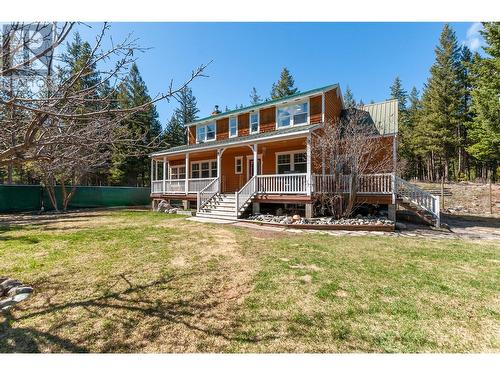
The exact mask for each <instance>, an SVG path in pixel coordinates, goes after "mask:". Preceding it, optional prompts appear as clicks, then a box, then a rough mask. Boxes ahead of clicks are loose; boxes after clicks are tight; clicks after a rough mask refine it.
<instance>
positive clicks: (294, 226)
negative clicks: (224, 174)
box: [238, 219, 396, 232]
mask: <svg viewBox="0 0 500 375" xmlns="http://www.w3.org/2000/svg"><path fill="white" fill-rule="evenodd" d="M238 221H242V222H244V223H252V224H257V225H264V226H270V227H283V228H286V229H317V230H345V231H373V232H394V231H395V230H396V225H395V224H392V225H388V224H384V225H374V224H370V225H336V224H281V223H272V222H267V221H259V220H248V219H238Z"/></svg>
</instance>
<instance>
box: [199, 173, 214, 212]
mask: <svg viewBox="0 0 500 375" xmlns="http://www.w3.org/2000/svg"><path fill="white" fill-rule="evenodd" d="M218 192H219V178H218V177H217V178H214V179H213V180H212V181H211V182H209V183H208V185H207V186H205V187H204V188H203V189H201V190H200V191H199V192H198V193H197V197H196V198H197V204H198V205H197V208H198V211H200V210H201V209H202V208H203V207H204V206H205V205H206V204H207V203H208V201H210V199H212V198H213V197H214V196H215V195H216V194H217V193H218Z"/></svg>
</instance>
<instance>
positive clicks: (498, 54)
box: [467, 22, 500, 177]
mask: <svg viewBox="0 0 500 375" xmlns="http://www.w3.org/2000/svg"><path fill="white" fill-rule="evenodd" d="M481 34H482V35H483V37H484V39H485V41H486V46H485V47H483V49H484V52H485V53H486V56H484V57H480V56H479V55H478V54H476V55H475V56H474V58H473V62H472V64H471V75H472V83H473V89H472V103H471V108H472V113H473V115H474V118H473V119H472V120H471V121H470V123H469V124H468V125H469V126H468V136H469V140H470V145H469V147H467V151H468V152H469V153H470V154H471V155H472V156H474V157H475V158H476V159H477V160H478V161H479V162H481V163H483V164H484V166H485V167H487V168H488V169H489V170H490V171H491V173H492V174H493V176H495V171H496V168H497V167H498V161H499V160H500V22H485V23H483V30H482V31H481ZM483 177H485V176H484V175H483Z"/></svg>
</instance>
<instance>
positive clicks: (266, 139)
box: [149, 123, 382, 158]
mask: <svg viewBox="0 0 500 375" xmlns="http://www.w3.org/2000/svg"><path fill="white" fill-rule="evenodd" d="M302 126H306V125H302ZM321 126H323V124H321V123H320V124H315V126H313V127H311V128H308V129H305V130H299V131H297V132H295V133H284V134H276V135H272V136H266V137H262V138H259V139H244V140H241V141H235V142H234V143H224V144H223V145H217V146H224V147H226V148H227V147H232V146H236V145H252V144H256V143H264V142H269V140H270V139H271V140H273V139H280V138H287V139H294V138H302V136H303V135H304V134H308V133H309V132H312V131H314V130H316V129H318V128H320V127H321ZM263 135H265V133H263ZM380 136H382V135H380ZM217 146H213V145H210V144H207V145H206V146H205V147H198V148H191V149H188V150H189V152H198V151H202V150H216V149H217ZM186 151H187V150H185V149H184V150H178V151H170V152H169V151H168V150H166V151H159V152H158V153H153V154H150V155H149V157H153V158H154V157H158V156H163V155H181V154H184V153H185V152H186Z"/></svg>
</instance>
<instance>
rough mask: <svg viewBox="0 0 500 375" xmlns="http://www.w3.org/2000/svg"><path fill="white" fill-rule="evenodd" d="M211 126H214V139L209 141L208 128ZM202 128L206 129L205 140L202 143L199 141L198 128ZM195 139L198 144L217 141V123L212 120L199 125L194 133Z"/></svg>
mask: <svg viewBox="0 0 500 375" xmlns="http://www.w3.org/2000/svg"><path fill="white" fill-rule="evenodd" d="M211 124H213V125H214V139H207V126H208V125H211ZM201 127H204V128H205V139H204V140H203V141H200V140H199V139H198V128H201ZM194 137H195V141H196V143H207V142H213V141H216V140H217V121H213V120H212V121H206V122H203V123H201V124H197V125H196V129H195V131H194Z"/></svg>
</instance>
